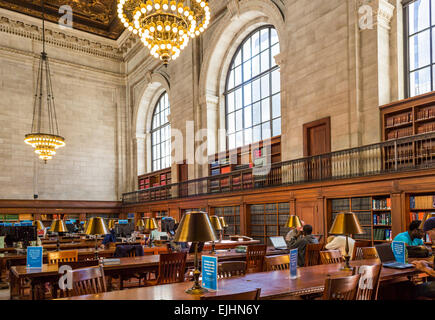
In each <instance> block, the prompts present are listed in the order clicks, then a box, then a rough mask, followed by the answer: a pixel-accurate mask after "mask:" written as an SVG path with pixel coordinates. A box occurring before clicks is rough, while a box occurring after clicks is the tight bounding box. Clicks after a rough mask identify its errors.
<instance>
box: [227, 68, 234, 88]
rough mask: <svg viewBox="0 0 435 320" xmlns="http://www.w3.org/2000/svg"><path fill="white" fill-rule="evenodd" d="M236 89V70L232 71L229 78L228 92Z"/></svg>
mask: <svg viewBox="0 0 435 320" xmlns="http://www.w3.org/2000/svg"><path fill="white" fill-rule="evenodd" d="M232 88H234V70H231V71H230V76H229V77H228V90H230V89H232Z"/></svg>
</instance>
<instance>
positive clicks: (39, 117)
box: [24, 0, 65, 161]
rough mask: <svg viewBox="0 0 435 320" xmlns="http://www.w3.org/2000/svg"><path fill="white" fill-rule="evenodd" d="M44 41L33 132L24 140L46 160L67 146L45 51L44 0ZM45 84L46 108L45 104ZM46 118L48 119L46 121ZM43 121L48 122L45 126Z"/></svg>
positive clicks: (34, 109)
mask: <svg viewBox="0 0 435 320" xmlns="http://www.w3.org/2000/svg"><path fill="white" fill-rule="evenodd" d="M41 2H42V43H43V51H42V53H41V57H40V60H39V68H38V78H37V83H36V93H35V100H34V104H33V121H32V129H31V133H29V134H26V136H25V139H24V142H25V143H27V144H29V145H31V146H32V147H33V148H34V149H35V153H36V154H38V155H39V158H41V159H42V160H44V161H47V160H50V159H52V158H53V156H54V155H55V154H56V149H57V148H60V147H63V146H65V139H64V138H63V137H61V136H60V135H59V126H58V123H57V117H56V108H55V104H54V96H53V88H52V84H51V77H50V65H49V63H48V57H47V53H46V52H45V17H44V1H43V0H42V1H41ZM44 85H45V95H46V108H45V107H44V108H43V105H44ZM44 120H46V121H44ZM43 122H47V124H46V125H45V126H44V124H43Z"/></svg>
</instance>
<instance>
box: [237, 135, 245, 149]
mask: <svg viewBox="0 0 435 320" xmlns="http://www.w3.org/2000/svg"><path fill="white" fill-rule="evenodd" d="M243 144H244V143H243V131H239V132H237V133H236V148H238V147H241V146H243Z"/></svg>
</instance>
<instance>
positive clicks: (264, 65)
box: [260, 50, 270, 72]
mask: <svg viewBox="0 0 435 320" xmlns="http://www.w3.org/2000/svg"><path fill="white" fill-rule="evenodd" d="M269 53H270V51H269V50H266V51H263V52H262V53H261V67H260V71H261V72H264V71H266V70H267V69H270V56H269Z"/></svg>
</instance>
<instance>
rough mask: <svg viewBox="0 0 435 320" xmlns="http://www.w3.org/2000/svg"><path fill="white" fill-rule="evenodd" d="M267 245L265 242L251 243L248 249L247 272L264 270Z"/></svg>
mask: <svg viewBox="0 0 435 320" xmlns="http://www.w3.org/2000/svg"><path fill="white" fill-rule="evenodd" d="M266 250H267V247H266V245H265V244H260V245H251V246H248V249H247V250H246V273H254V272H262V271H263V264H264V257H265V256H266Z"/></svg>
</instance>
